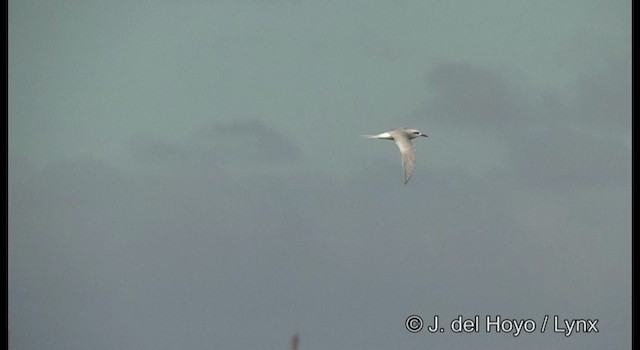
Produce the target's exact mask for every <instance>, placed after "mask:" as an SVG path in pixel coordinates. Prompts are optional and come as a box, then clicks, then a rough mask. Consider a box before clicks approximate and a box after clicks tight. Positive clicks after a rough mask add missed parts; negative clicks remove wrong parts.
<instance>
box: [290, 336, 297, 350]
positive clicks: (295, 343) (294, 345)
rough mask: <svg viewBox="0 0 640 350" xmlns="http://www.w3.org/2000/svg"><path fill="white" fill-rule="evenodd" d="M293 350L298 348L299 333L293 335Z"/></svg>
mask: <svg viewBox="0 0 640 350" xmlns="http://www.w3.org/2000/svg"><path fill="white" fill-rule="evenodd" d="M291 350H298V335H297V334H294V335H293V337H291Z"/></svg>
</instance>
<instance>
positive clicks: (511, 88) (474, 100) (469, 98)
mask: <svg viewBox="0 0 640 350" xmlns="http://www.w3.org/2000/svg"><path fill="white" fill-rule="evenodd" d="M426 83H427V86H428V88H429V91H430V92H431V93H432V94H433V95H432V98H431V99H430V104H431V105H432V106H433V107H432V108H433V109H434V110H435V113H437V115H438V117H439V118H442V119H443V121H445V122H447V123H453V124H455V125H456V126H457V127H464V128H478V127H487V126H489V127H494V128H495V127H498V126H504V125H511V124H513V123H514V122H517V121H519V120H522V119H524V115H523V113H522V112H523V107H522V101H520V100H519V97H520V95H519V93H518V92H517V86H516V85H515V84H514V83H513V82H511V81H510V80H509V79H507V78H505V77H504V76H503V75H502V74H501V73H500V72H498V71H495V70H492V69H489V68H486V67H482V66H479V65H476V64H472V63H469V62H445V63H440V64H438V65H436V66H435V67H434V68H433V70H432V71H431V72H430V73H429V74H427V76H426Z"/></svg>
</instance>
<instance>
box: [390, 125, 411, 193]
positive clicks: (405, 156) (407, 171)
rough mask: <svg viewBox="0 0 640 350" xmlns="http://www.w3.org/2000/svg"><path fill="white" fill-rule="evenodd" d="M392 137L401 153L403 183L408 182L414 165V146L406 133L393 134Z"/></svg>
mask: <svg viewBox="0 0 640 350" xmlns="http://www.w3.org/2000/svg"><path fill="white" fill-rule="evenodd" d="M393 136H394V137H393V139H394V141H395V142H396V145H398V148H399V149H400V154H402V169H404V184H405V185H406V184H407V182H409V178H410V177H411V173H412V172H413V168H414V167H415V166H416V148H415V146H414V145H413V143H412V142H411V140H409V137H408V136H407V135H406V134H396V135H393Z"/></svg>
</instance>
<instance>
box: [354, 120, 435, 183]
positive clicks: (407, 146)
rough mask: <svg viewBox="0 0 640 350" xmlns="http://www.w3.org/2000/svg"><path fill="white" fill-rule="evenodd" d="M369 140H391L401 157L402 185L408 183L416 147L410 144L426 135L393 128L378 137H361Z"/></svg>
mask: <svg viewBox="0 0 640 350" xmlns="http://www.w3.org/2000/svg"><path fill="white" fill-rule="evenodd" d="M362 136H364V137H368V138H370V139H384V140H393V141H395V143H396V145H397V146H398V148H399V149H400V154H401V155H402V169H403V170H404V184H405V185H406V184H407V182H409V178H410V177H411V173H412V172H413V168H414V167H415V165H416V147H415V146H414V145H413V143H412V142H411V140H412V139H415V138H416V137H420V136H424V137H427V135H425V134H423V133H422V132H421V131H420V130H417V129H406V128H395V129H391V130H389V131H387V132H383V133H382V134H378V135H362Z"/></svg>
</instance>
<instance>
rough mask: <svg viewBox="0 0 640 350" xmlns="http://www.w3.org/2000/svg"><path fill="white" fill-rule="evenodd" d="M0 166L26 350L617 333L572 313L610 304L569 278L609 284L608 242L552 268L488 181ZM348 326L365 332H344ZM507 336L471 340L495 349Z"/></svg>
mask: <svg viewBox="0 0 640 350" xmlns="http://www.w3.org/2000/svg"><path fill="white" fill-rule="evenodd" d="M232 129H233V130H243V128H241V127H239V126H234V127H233V128H232ZM216 130H217V129H216ZM225 132H232V131H229V130H225ZM233 132H239V131H233ZM12 164H13V163H12ZM11 169H12V171H11V173H10V175H11V178H13V179H15V180H18V179H21V180H20V181H18V182H15V183H13V184H12V187H11V189H10V196H11V198H12V201H11V204H10V210H9V212H10V214H11V218H10V222H11V223H12V224H11V227H12V229H11V234H10V238H9V239H10V241H11V243H12V247H13V249H12V251H11V261H12V264H11V268H10V276H11V277H10V289H9V295H10V304H11V305H12V310H13V311H12V314H14V315H19V316H18V317H16V318H14V321H13V323H12V325H13V327H15V329H16V331H15V332H14V333H12V341H14V342H15V343H16V344H22V345H24V346H27V347H39V346H40V345H44V344H48V346H49V347H54V348H64V347H69V346H75V345H77V344H81V343H82V344H92V345H95V346H96V347H97V348H100V346H101V345H100V342H106V343H107V344H109V345H110V347H113V346H116V347H126V346H138V347H154V348H174V347H175V346H186V347H201V346H204V344H210V343H215V342H222V343H225V344H236V345H238V346H239V345H241V344H245V342H247V343H254V342H258V341H260V340H262V341H265V342H267V343H268V344H271V346H274V347H275V346H277V345H278V344H280V342H285V341H286V339H287V338H288V336H289V335H290V334H292V333H293V332H300V334H306V335H307V336H306V337H305V339H306V340H307V341H308V342H309V345H308V347H311V348H314V347H315V348H320V347H325V346H327V347H328V346H330V345H332V346H337V345H339V344H340V343H342V344H353V345H354V346H357V345H358V344H370V345H373V343H375V344H384V345H385V346H389V347H392V346H393V344H396V345H397V344H403V346H411V345H412V344H413V342H414V341H415V337H408V336H407V335H408V334H407V333H406V331H405V330H403V329H402V322H403V320H404V318H405V317H406V316H407V315H408V314H410V313H420V314H425V315H429V314H431V313H436V312H437V313H440V314H441V315H442V316H446V317H451V318H453V317H455V316H457V314H458V313H463V314H467V313H474V314H475V313H498V312H501V313H505V312H507V311H509V313H510V316H512V317H538V316H540V315H539V314H540V313H541V312H542V313H546V312H567V313H573V314H579V315H578V316H580V317H600V318H603V319H606V320H607V321H608V322H609V323H610V324H612V325H615V326H616V327H618V328H619V329H622V330H624V327H625V326H624V324H622V323H620V322H618V321H616V319H617V318H619V317H620V315H621V314H624V313H625V311H624V309H623V306H624V305H626V304H625V302H624V299H617V300H619V302H609V303H608V305H610V306H612V308H613V310H616V313H615V315H612V314H610V313H607V312H605V311H604V310H602V309H601V308H595V307H590V306H589V305H599V303H598V300H600V299H599V298H601V299H607V300H608V299H609V298H610V294H611V293H613V292H612V289H611V288H610V287H607V284H603V283H604V282H606V283H615V282H616V280H615V279H614V280H612V279H611V278H612V277H611V276H612V275H611V274H609V273H607V274H605V275H602V274H600V273H598V272H595V271H593V270H581V271H576V270H575V269H574V266H575V259H576V257H578V256H580V254H581V253H582V252H583V249H589V250H591V253H590V254H591V256H592V258H594V259H597V261H598V263H599V269H598V271H605V272H607V271H615V270H616V269H617V270H618V271H619V270H620V269H623V270H624V267H623V266H621V260H620V259H608V260H606V261H605V260H601V257H604V256H608V255H610V254H611V255H614V254H617V253H618V251H617V250H618V249H619V248H618V245H617V244H618V243H619V242H620V240H617V239H616V240H613V242H617V243H615V244H614V245H611V243H609V244H602V245H597V246H592V245H591V244H579V245H571V244H563V246H562V247H563V249H564V252H563V254H557V249H556V248H557V247H556V246H554V245H549V244H548V243H547V241H545V240H544V239H543V238H544V237H538V236H535V235H534V236H532V237H528V235H527V234H528V233H530V232H531V228H530V227H528V226H525V225H523V224H522V223H521V222H520V219H519V218H520V216H519V215H516V214H517V212H518V209H519V208H520V207H522V206H523V205H524V204H526V203H527V201H528V199H526V198H525V199H522V198H518V197H514V195H513V194H514V192H519V191H521V190H520V189H519V188H518V187H517V186H516V185H517V184H513V183H508V182H506V183H505V182H503V181H502V180H503V179H500V178H498V179H496V181H491V182H486V181H481V180H477V179H473V178H471V177H469V176H467V175H465V174H464V172H460V171H458V170H456V169H451V170H450V171H447V172H441V171H433V170H429V169H428V168H427V167H425V169H423V172H424V173H425V174H424V177H425V178H428V179H429V185H428V186H424V187H421V188H416V187H415V186H414V187H410V186H411V184H410V186H404V185H402V183H401V181H398V182H397V183H396V182H393V183H391V182H388V181H386V182H385V181H384V180H383V179H382V177H379V176H365V175H363V176H358V177H357V180H356V178H354V179H353V180H338V179H334V178H331V179H324V178H322V177H319V176H309V174H299V173H298V174H296V173H294V174H289V175H284V174H270V175H265V174H260V173H258V172H254V173H251V174H249V175H248V176H247V177H245V178H243V179H237V178H234V177H223V178H220V177H210V176H207V177H193V176H191V175H190V174H189V173H188V172H185V173H179V174H175V173H173V174H167V173H164V174H157V172H153V171H150V172H145V173H138V174H128V173H124V172H120V171H117V170H115V169H113V168H112V167H111V166H109V165H108V164H105V163H103V162H99V161H95V160H92V159H89V158H72V159H66V160H63V161H59V162H54V163H52V164H50V165H49V166H46V167H44V168H42V169H37V168H34V167H29V166H26V165H24V164H23V165H20V164H18V165H17V166H11ZM365 170H366V171H369V170H370V169H363V171H365ZM154 173H155V174H154ZM381 182H384V183H385V184H384V186H382V185H381ZM615 198H616V197H615V196H614V197H611V198H605V202H610V201H611V200H612V199H613V200H615ZM603 206H606V203H600V204H598V205H594V206H593V208H592V209H593V210H596V211H597V212H599V213H600V215H599V216H598V217H597V218H594V220H595V219H597V220H603V219H604V220H608V219H609V218H612V216H611V215H606V214H604V213H603V210H604V211H606V210H608V209H606V208H605V207H603ZM571 207H572V208H577V206H576V204H575V203H574V204H571ZM613 209H615V208H613ZM613 209H612V210H613ZM541 215H542V216H543V217H542V219H543V220H544V219H545V217H544V214H541ZM621 215H622V217H623V218H624V217H625V215H624V214H621ZM618 216H620V215H618ZM627 216H628V215H627ZM564 220H566V218H563V219H561V223H562V224H563V225H565V224H566V222H565V221H564ZM601 226H602V224H600V226H597V227H601ZM551 227H552V228H553V226H551ZM558 227H562V226H558ZM588 227H589V225H588V223H585V232H575V231H561V232H560V233H562V234H563V235H569V236H568V237H565V238H564V239H563V242H564V240H565V239H566V242H570V241H571V240H572V237H573V239H577V238H578V237H582V239H584V238H585V237H597V235H596V233H597V232H591V231H590V229H589V228H588ZM616 232H617V230H616ZM589 239H590V240H592V239H593V238H589ZM569 277H570V278H569ZM540 281H552V282H550V283H540ZM575 284H578V285H582V286H585V285H590V286H593V288H591V289H589V288H584V289H581V290H574V289H573V288H572V285H575ZM616 290H618V288H616ZM560 291H562V292H564V294H563V293H561V292H560ZM565 294H566V295H570V297H568V296H564V297H554V298H550V297H549V295H553V296H561V295H565ZM614 294H615V295H616V296H619V293H618V292H615V293H614ZM25 298H26V299H25ZM523 300H526V302H523ZM575 300H583V301H584V300H586V301H587V303H586V304H585V303H582V302H576V301H575ZM569 301H571V303H570V304H569V306H567V304H566V303H567V302H569ZM621 305H622V306H621ZM541 310H543V311H541ZM596 312H599V313H598V314H597V315H596V314H595V313H596ZM511 313H513V315H511ZM354 314H357V315H359V316H360V317H362V318H363V321H361V325H362V326H363V327H365V328H366V329H361V328H358V330H356V331H354V330H351V329H350V328H349V327H350V322H351V317H352V316H353V315H354ZM247 315H250V317H248V316H247ZM519 315H524V316H519ZM614 316H615V317H614ZM43 320H44V321H43ZM61 320H64V321H61ZM370 329H378V330H379V331H377V332H374V333H373V334H372V333H371V332H370ZM24 330H30V331H31V332H35V333H38V334H40V337H36V338H34V337H30V336H29V334H28V333H27V332H26V331H24ZM114 334H115V335H118V337H117V338H113V337H112V336H113V335H114ZM159 334H160V335H159ZM329 334H330V335H331V337H329V336H328V335H329ZM546 336H547V335H544V336H542V335H532V339H525V340H524V343H523V344H525V345H524V347H525V348H527V347H530V348H535V344H537V343H536V342H537V341H548V340H546V338H545V337H546ZM107 338H108V339H107ZM247 338H248V339H247ZM371 338H373V339H371ZM511 338H512V337H510V338H500V337H484V336H479V338H478V339H477V340H474V341H475V342H479V343H480V344H484V345H487V346H493V347H496V346H497V347H500V346H506V345H505V344H506V343H504V342H505V341H506V340H505V339H511ZM239 339H245V340H239ZM533 339H535V340H536V342H534V340H533ZM449 341H451V338H450V337H448V336H447V337H442V338H439V339H434V340H433V342H434V344H440V345H444V343H446V342H449ZM572 341H574V342H576V344H578V345H580V344H581V345H585V344H586V343H585V342H587V341H589V342H590V341H591V340H589V339H588V338H576V339H575V340H572ZM518 344H520V343H518ZM527 344H529V345H527ZM283 346H285V345H283ZM104 347H105V348H107V346H106V345H105V346H104Z"/></svg>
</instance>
